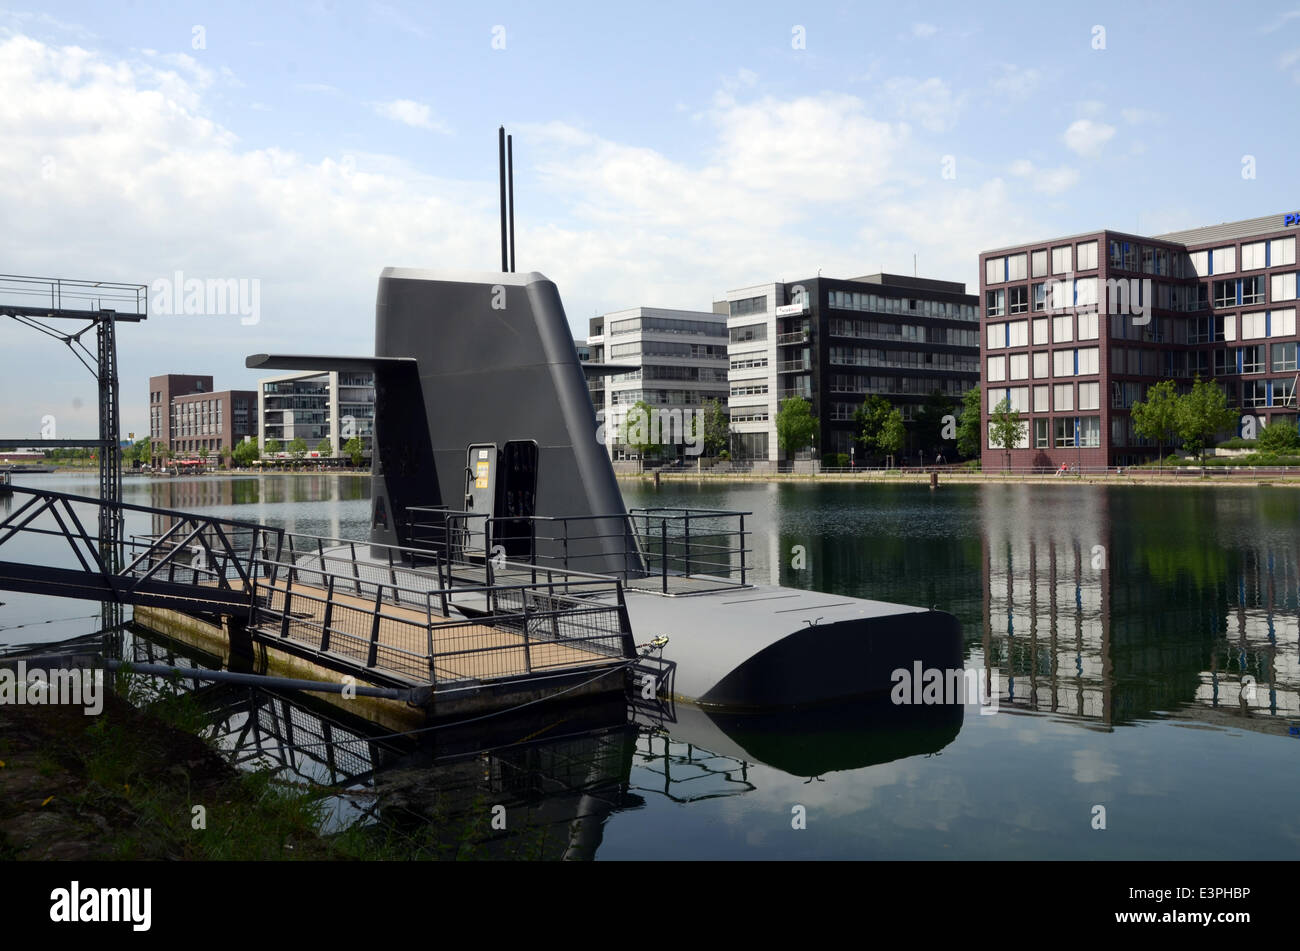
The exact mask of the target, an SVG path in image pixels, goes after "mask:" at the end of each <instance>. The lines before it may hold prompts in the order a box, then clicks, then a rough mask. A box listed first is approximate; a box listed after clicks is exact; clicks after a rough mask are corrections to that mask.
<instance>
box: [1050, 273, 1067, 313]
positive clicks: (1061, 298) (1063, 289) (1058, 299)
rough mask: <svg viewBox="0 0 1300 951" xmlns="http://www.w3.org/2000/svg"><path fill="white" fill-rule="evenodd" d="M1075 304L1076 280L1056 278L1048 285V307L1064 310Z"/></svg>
mask: <svg viewBox="0 0 1300 951" xmlns="http://www.w3.org/2000/svg"><path fill="white" fill-rule="evenodd" d="M1073 306H1074V281H1063V280H1054V281H1052V282H1051V283H1050V284H1048V285H1047V307H1048V309H1049V310H1063V309H1065V308H1068V307H1073Z"/></svg>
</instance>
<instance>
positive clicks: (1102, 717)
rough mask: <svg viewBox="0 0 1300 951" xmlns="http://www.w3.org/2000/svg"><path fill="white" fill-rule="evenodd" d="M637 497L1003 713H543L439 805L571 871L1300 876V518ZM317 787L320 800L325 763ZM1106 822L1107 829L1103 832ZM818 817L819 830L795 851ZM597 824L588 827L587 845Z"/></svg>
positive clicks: (862, 495) (197, 489)
mask: <svg viewBox="0 0 1300 951" xmlns="http://www.w3.org/2000/svg"><path fill="white" fill-rule="evenodd" d="M38 479H39V480H41V481H40V483H39V484H42V485H49V486H50V487H57V488H60V489H63V490H65V491H71V492H84V493H87V494H89V493H92V492H93V491H94V479H93V477H81V476H63V475H54V476H35V475H33V476H28V477H26V479H25V480H22V479H21V477H20V481H30V482H31V483H33V484H36V483H37V480H38ZM368 485H369V480H368V479H366V478H365V477H353V476H342V475H322V476H294V477H289V476H252V477H242V478H241V477H235V478H226V477H212V478H201V479H183V480H170V481H163V480H159V481H149V480H128V481H127V485H126V491H127V499H128V501H133V502H140V503H143V504H152V505H161V506H174V507H176V508H181V509H194V510H200V511H203V512H206V513H210V514H217V515H222V516H225V517H229V518H239V519H250V520H256V521H266V522H267V523H269V524H274V525H282V526H285V527H288V528H291V529H294V530H297V531H303V532H310V533H314V534H323V535H345V536H346V535H358V536H360V535H363V534H364V531H365V521H366V513H367V505H366V496H367V492H368ZM624 494H625V496H626V498H627V501H628V504H629V505H647V504H662V505H683V506H696V507H717V508H732V509H744V510H747V511H752V512H753V513H754V516H753V518H752V519H749V520H747V527H750V528H753V529H754V530H755V535H754V536H753V539H752V541H751V544H752V547H753V549H754V550H753V556H752V558H753V565H754V571H755V572H756V574H757V575H758V577H759V578H760V579H761V580H765V581H775V582H778V583H780V584H784V585H788V586H791V587H806V588H811V589H816V590H822V591H827V592H832V593H836V594H844V595H853V596H857V597H865V598H877V599H881V600H887V601H898V602H902V603H908V604H918V605H925V606H935V607H938V608H940V609H943V610H946V611H950V612H952V613H953V614H955V615H956V616H957V617H958V618H959V619H960V621H961V623H962V627H963V632H964V638H965V645H966V646H965V654H966V664H967V666H968V667H984V666H988V667H990V668H991V669H992V670H993V671H995V672H996V674H997V679H998V684H999V694H998V712H997V713H996V714H994V715H991V716H986V715H981V714H980V712H979V710H978V709H977V708H976V707H975V706H968V707H966V708H965V710H964V711H961V710H960V708H958V710H956V711H954V710H951V709H949V710H943V711H938V712H937V713H936V711H934V710H933V709H930V710H928V711H927V710H921V709H919V708H912V709H911V710H902V711H901V712H900V709H899V708H889V707H888V705H886V708H881V707H880V705H878V704H876V705H871V704H859V705H855V706H853V707H850V708H843V709H837V710H834V711H829V712H825V713H818V714H812V715H803V716H800V717H792V716H782V717H772V718H765V719H763V720H756V719H754V718H736V717H732V718H723V717H712V718H711V717H705V716H703V715H701V714H699V713H698V711H691V710H689V709H680V710H679V711H678V713H679V719H678V721H677V722H676V723H672V722H669V723H666V724H665V727H666V730H667V735H663V734H660V733H656V732H653V731H650V730H649V729H648V728H646V727H645V726H641V727H640V728H635V727H633V728H629V727H628V726H627V725H626V724H625V723H622V722H620V723H616V724H612V725H611V724H608V723H606V722H605V720H602V719H601V717H602V716H604V714H601V716H594V717H593V718H592V720H591V723H590V724H587V725H585V726H582V727H581V728H579V727H578V726H577V725H575V724H577V722H578V721H577V720H574V721H572V722H568V723H567V724H563V725H562V724H560V723H557V722H553V721H554V720H555V718H554V717H552V718H551V720H547V715H546V714H544V713H540V714H536V715H535V716H536V717H540V719H539V720H538V722H539V723H540V724H541V725H540V726H539V727H538V728H537V729H536V730H535V729H533V728H532V726H529V727H528V728H527V729H525V728H522V727H520V728H519V729H518V730H517V731H516V732H511V729H512V728H513V726H511V727H510V728H507V726H506V725H499V726H500V730H499V731H498V732H499V734H500V735H496V734H494V735H492V736H487V735H482V734H475V735H472V736H467V737H461V738H460V739H459V740H458V741H457V742H456V743H452V744H451V745H450V746H448V745H447V742H445V741H444V743H443V747H442V752H441V753H439V752H438V751H435V752H434V753H432V754H429V753H427V751H426V752H425V753H423V754H420V756H417V757H416V758H415V760H412V759H411V756H412V754H410V753H409V752H402V751H397V752H394V753H393V754H391V756H390V757H389V760H391V762H393V763H399V764H410V763H411V762H418V763H419V764H420V770H422V772H419V773H418V774H417V775H419V776H421V777H423V779H422V781H423V782H425V783H427V784H431V785H432V786H433V787H435V788H437V789H438V790H439V791H440V792H441V793H444V794H447V795H450V793H449V792H448V790H460V791H462V792H463V791H464V790H465V789H467V788H469V787H475V788H476V789H477V792H478V793H486V794H488V795H489V797H491V796H496V797H498V798H499V799H503V800H504V801H506V802H507V803H509V804H511V805H510V808H511V809H512V810H516V811H518V812H519V813H520V814H521V815H526V816H528V817H529V819H528V821H530V822H533V823H540V824H542V825H544V826H546V827H547V828H551V829H552V830H553V831H554V833H555V837H556V839H557V841H558V840H560V839H563V840H565V842H566V843H567V845H565V846H564V847H563V848H559V852H566V850H570V851H568V854H574V851H572V850H576V854H594V855H595V856H597V857H599V858H661V857H662V858H1058V857H1059V858H1201V859H1228V858H1242V857H1246V856H1249V857H1260V858H1291V857H1295V856H1296V855H1297V852H1298V851H1300V818H1297V815H1296V810H1295V802H1296V795H1295V789H1296V787H1297V782H1298V781H1300V737H1298V736H1292V735H1290V734H1289V730H1290V728H1291V727H1292V725H1293V724H1294V725H1295V726H1297V727H1300V536H1297V533H1296V526H1297V525H1298V524H1300V493H1297V492H1295V491H1294V490H1290V489H1281V488H1278V489H1272V488H1233V487H1212V488H1191V487H1188V488H1181V487H1179V488H1169V487H1160V488H1153V487H1121V486H1114V487H1095V486H1078V485H1068V484H1057V483H1052V484H1049V485H1037V486H1001V485H987V486H964V487H955V486H948V487H943V488H941V489H940V490H939V491H938V492H931V491H930V490H929V489H928V488H926V487H923V486H917V487H912V486H880V485H872V486H868V485H861V486H854V485H803V484H798V485H796V484H786V485H774V484H759V483H756V484H737V485H707V486H696V485H691V484H677V483H672V484H665V485H663V486H662V487H661V488H659V489H657V490H656V489H653V488H651V487H649V486H643V485H641V484H636V485H632V484H629V485H627V486H625V488H624ZM4 504H5V503H4V502H3V501H2V500H0V512H2V511H3V510H4ZM131 530H132V527H131V526H130V525H128V531H131ZM135 530H138V531H143V530H147V527H145V528H141V527H138V526H137V527H136V529H135ZM800 550H801V553H802V554H801V557H799V558H798V559H797V556H799V555H800ZM4 557H6V558H15V557H16V556H15V555H14V554H11V553H4ZM796 560H798V562H799V563H802V564H803V565H804V566H805V567H803V568H801V569H796V568H795V567H793V566H794V564H795V563H796ZM0 601H7V602H9V603H8V604H7V605H6V606H5V607H2V608H0V648H4V647H12V646H14V645H17V644H23V643H42V642H46V643H48V642H51V641H54V640H59V639H61V638H65V637H70V636H73V635H74V634H77V633H86V632H88V631H90V630H93V629H94V627H95V625H94V622H93V621H91V620H82V621H72V622H65V623H61V624H41V623H39V622H41V621H43V620H45V619H47V618H55V617H60V616H62V613H61V612H64V613H66V614H69V615H75V614H81V615H89V614H91V613H92V610H93V607H94V606H93V605H89V604H87V603H84V602H82V603H77V602H57V603H56V602H54V601H51V600H49V599H44V600H41V599H36V598H28V597H24V596H21V595H11V594H9V593H7V592H0ZM16 623H27V626H24V627H21V628H15V627H14V626H13V625H15V624H16ZM33 623H35V626H32V624H33ZM639 639H644V638H639ZM606 712H607V711H606ZM619 718H620V720H621V714H620V715H619ZM602 724H603V725H602ZM354 726H355V725H354ZM538 731H540V735H541V739H539V740H532V741H530V742H529V743H527V744H524V745H522V746H521V745H519V744H518V740H519V738H520V737H525V736H527V737H531V736H533V734H534V733H537V732H538ZM548 731H549V732H548ZM561 733H564V734H565V735H562V736H561V735H559V734H561ZM475 744H478V745H481V746H499V747H501V748H500V749H498V750H497V751H496V752H493V753H490V754H486V755H483V756H480V757H471V760H472V762H473V763H474V764H475V766H474V769H473V770H470V771H469V772H471V773H473V776H474V778H473V781H472V782H470V781H469V780H466V778H465V777H466V775H468V773H467V772H466V770H465V769H464V763H465V762H466V760H465V759H464V756H465V755H466V754H467V751H472V750H473V748H474V746H475ZM356 748H357V749H359V750H367V749H369V750H373V749H374V748H375V747H373V746H367V745H365V744H361V745H360V746H358V747H356ZM443 754H446V755H443ZM374 755H378V754H374ZM421 756H422V757H423V758H421ZM448 756H449V757H450V758H448ZM458 757H460V758H458ZM380 758H381V759H382V758H383V757H380ZM299 759H301V757H299ZM385 762H388V760H385ZM380 765H382V764H381V763H379V762H375V763H370V764H369V766H380ZM480 765H482V769H480V768H479V766H480ZM361 766H366V764H364V763H363V764H361ZM361 766H359V767H358V769H359V771H360V772H364V771H365V770H364V769H362V768H361ZM299 768H300V771H303V772H304V773H305V774H308V773H310V774H312V775H314V776H315V777H316V778H320V770H321V768H322V767H320V766H319V764H317V766H316V767H315V772H314V773H311V770H310V769H308V764H304V763H299ZM367 768H368V767H367ZM339 778H340V777H337V776H336V777H333V779H334V780H335V781H337V780H339ZM476 784H477V785H476ZM425 792H426V793H427V790H426V791H425ZM467 795H468V794H467ZM492 801H497V800H492ZM1098 807H1102V808H1104V817H1105V829H1097V828H1094V826H1095V825H1096V824H1097V823H1098V818H1097V817H1098V816H1099V815H1100V813H1099V809H1098ZM801 811H802V813H803V814H804V815H806V828H802V829H796V828H793V827H792V820H793V819H796V818H797V817H798V815H799V814H800V812H801ZM514 814H515V813H513V812H512V815H514ZM575 816H586V817H588V818H587V820H586V822H587V823H588V825H589V826H592V828H590V829H588V831H587V832H586V833H583V835H582V836H578V833H576V832H574V831H573V829H574V828H577V826H579V825H581V823H579V824H573V823H571V822H570V821H569V820H571V819H572V818H574V817H575ZM570 837H572V840H571V839H570ZM577 838H581V839H582V842H581V848H579V847H578V846H576V845H575V844H574V843H575V841H576V840H577ZM544 854H545V855H547V856H548V857H558V853H557V852H556V851H553V850H549V849H548V850H544Z"/></svg>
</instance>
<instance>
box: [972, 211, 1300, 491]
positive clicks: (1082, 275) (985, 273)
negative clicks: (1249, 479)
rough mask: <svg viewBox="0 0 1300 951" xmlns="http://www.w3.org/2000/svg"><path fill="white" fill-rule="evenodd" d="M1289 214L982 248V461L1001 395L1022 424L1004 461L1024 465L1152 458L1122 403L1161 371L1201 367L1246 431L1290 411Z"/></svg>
mask: <svg viewBox="0 0 1300 951" xmlns="http://www.w3.org/2000/svg"><path fill="white" fill-rule="evenodd" d="M1298 225H1300V215H1296V214H1285V215H1284V214H1278V215H1270V216H1266V217H1263V218H1252V219H1249V220H1245V221H1237V222H1231V223H1227V224H1220V225H1214V226H1210V227H1205V228H1195V229H1192V230H1189V231H1180V232H1174V233H1170V234H1163V235H1157V236H1155V237H1144V236H1141V235H1134V234H1129V233H1124V232H1118V231H1110V230H1103V231H1095V232H1088V233H1085V234H1077V235H1072V236H1069V237H1062V238H1057V239H1054V240H1048V241H1038V242H1034V243H1032V244H1022V245H1017V246H1015V247H1010V248H1001V249H998V250H996V251H986V252H984V253H982V254H981V255H980V299H981V301H982V305H983V306H982V310H983V330H984V332H983V333H982V334H981V336H980V347H981V366H982V368H983V371H984V378H983V383H982V385H983V390H984V394H983V398H982V400H981V404H982V407H983V426H984V450H983V461H984V465H985V466H986V467H988V468H1002V467H1003V466H1005V465H1006V464H1007V461H1008V460H1007V453H1006V452H1005V451H1004V450H1002V449H1000V448H997V447H995V446H993V444H992V439H991V436H990V431H989V413H990V411H991V410H993V409H994V408H995V407H996V406H997V405H998V404H999V403H1000V402H1001V401H1002V400H1004V399H1005V400H1006V401H1007V402H1008V404H1009V405H1010V407H1011V408H1012V409H1014V410H1015V411H1017V412H1018V413H1019V414H1020V418H1021V420H1022V423H1023V425H1022V434H1021V438H1020V442H1019V444H1018V445H1017V447H1016V448H1015V449H1013V450H1012V451H1011V453H1010V464H1011V465H1012V466H1013V467H1024V468H1057V467H1059V466H1060V465H1062V464H1064V465H1067V466H1075V465H1078V466H1082V467H1084V468H1088V467H1100V466H1122V465H1132V464H1134V463H1137V462H1141V461H1144V460H1149V459H1152V458H1154V457H1155V456H1156V455H1157V454H1158V452H1159V448H1158V447H1157V445H1156V444H1155V442H1153V441H1152V440H1150V439H1146V438H1144V437H1142V436H1139V435H1138V434H1137V433H1136V432H1135V431H1134V429H1133V424H1132V418H1131V413H1130V410H1131V407H1132V405H1133V403H1134V402H1136V401H1139V400H1145V399H1146V398H1147V391H1148V389H1149V388H1150V387H1151V385H1152V384H1154V383H1157V382H1159V381H1161V380H1173V381H1175V383H1176V384H1177V386H1178V388H1179V390H1180V391H1183V392H1185V391H1186V390H1188V389H1190V388H1191V385H1192V383H1193V381H1194V380H1195V379H1196V378H1197V377H1200V378H1201V379H1204V380H1209V379H1213V380H1214V381H1215V382H1216V383H1217V384H1218V385H1219V386H1221V387H1222V388H1223V389H1224V391H1225V392H1226V394H1227V398H1228V402H1229V404H1230V405H1231V406H1233V407H1235V408H1238V409H1240V410H1241V412H1242V414H1243V418H1244V417H1246V416H1254V417H1256V418H1255V420H1253V421H1252V422H1251V423H1250V425H1251V426H1253V427H1254V428H1255V429H1256V430H1258V428H1259V427H1261V426H1263V425H1265V424H1267V423H1269V422H1272V421H1275V420H1278V419H1285V420H1287V421H1290V422H1292V423H1294V421H1295V413H1296V393H1295V391H1296V372H1297V364H1296V343H1297V334H1296V279H1297V265H1296V238H1297V232H1298V231H1300V227H1298ZM1223 435H1224V436H1232V435H1235V433H1225V434H1223ZM1164 451H1166V452H1168V451H1169V447H1168V445H1166V446H1165V447H1164Z"/></svg>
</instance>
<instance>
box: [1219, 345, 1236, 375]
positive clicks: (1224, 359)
mask: <svg viewBox="0 0 1300 951" xmlns="http://www.w3.org/2000/svg"><path fill="white" fill-rule="evenodd" d="M1236 372H1237V351H1236V350H1224V349H1219V350H1215V351H1214V375H1215V376H1227V375H1228V374H1231V373H1236Z"/></svg>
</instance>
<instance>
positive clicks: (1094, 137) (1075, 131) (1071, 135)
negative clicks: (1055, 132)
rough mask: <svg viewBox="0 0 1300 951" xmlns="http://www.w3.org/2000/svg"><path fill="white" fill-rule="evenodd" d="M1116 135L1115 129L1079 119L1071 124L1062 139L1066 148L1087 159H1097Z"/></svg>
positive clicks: (1090, 120)
mask: <svg viewBox="0 0 1300 951" xmlns="http://www.w3.org/2000/svg"><path fill="white" fill-rule="evenodd" d="M1114 135H1115V127H1114V126H1113V125H1107V124H1106V123H1104V122H1095V121H1093V120H1092V119H1077V120H1075V121H1074V122H1072V123H1070V127H1069V128H1068V129H1066V130H1065V132H1064V133H1063V134H1062V136H1061V138H1062V140H1063V141H1064V142H1065V145H1066V148H1068V149H1070V151H1072V152H1076V153H1078V154H1079V155H1082V156H1084V157H1085V158H1096V157H1097V156H1098V155H1100V154H1101V151H1102V149H1103V148H1105V146H1106V143H1107V142H1109V141H1110V140H1111V139H1112V138H1113V137H1114Z"/></svg>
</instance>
